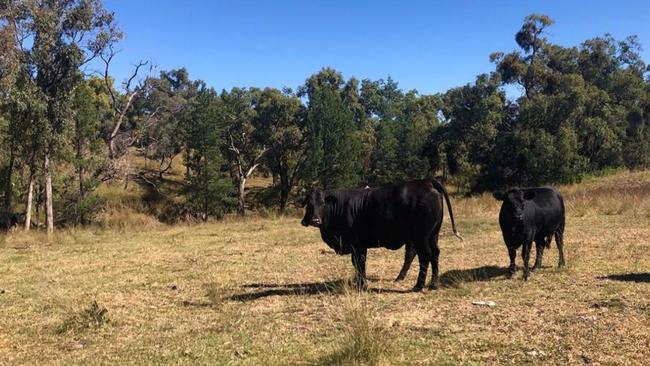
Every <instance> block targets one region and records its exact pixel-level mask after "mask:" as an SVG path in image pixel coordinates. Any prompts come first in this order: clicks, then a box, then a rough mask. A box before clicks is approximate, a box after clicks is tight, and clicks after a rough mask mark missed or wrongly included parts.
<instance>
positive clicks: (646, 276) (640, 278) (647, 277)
mask: <svg viewBox="0 0 650 366" xmlns="http://www.w3.org/2000/svg"><path fill="white" fill-rule="evenodd" d="M597 278H598V279H599V280H614V281H623V282H638V283H650V273H621V274H611V275H608V276H599V277H597Z"/></svg>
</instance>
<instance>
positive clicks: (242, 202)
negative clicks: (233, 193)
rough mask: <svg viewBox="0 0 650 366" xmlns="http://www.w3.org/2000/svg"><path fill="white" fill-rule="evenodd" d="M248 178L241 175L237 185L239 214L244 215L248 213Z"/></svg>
mask: <svg viewBox="0 0 650 366" xmlns="http://www.w3.org/2000/svg"><path fill="white" fill-rule="evenodd" d="M245 189H246V178H244V177H239V186H238V187H237V193H238V195H237V196H238V198H239V202H238V205H237V214H238V215H240V216H243V215H244V214H245V213H246V191H245Z"/></svg>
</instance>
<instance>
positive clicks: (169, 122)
mask: <svg viewBox="0 0 650 366" xmlns="http://www.w3.org/2000/svg"><path fill="white" fill-rule="evenodd" d="M148 82H149V84H150V85H151V88H150V90H148V92H147V94H145V95H143V96H142V98H139V100H138V101H137V102H136V103H135V105H134V110H135V112H136V113H135V114H136V115H138V116H141V119H143V120H144V121H143V122H142V123H140V124H139V128H140V129H141V133H140V135H141V136H142V138H141V141H140V144H141V145H143V147H144V156H145V159H146V158H147V157H148V155H149V154H148V153H149V150H152V154H153V158H154V159H156V160H159V161H160V164H159V168H158V175H159V178H160V179H161V180H162V179H163V174H164V173H165V172H167V171H168V170H169V168H170V167H171V165H172V162H173V160H174V157H175V156H176V155H178V154H179V153H180V152H181V150H182V148H183V146H182V145H183V143H182V140H183V136H182V133H183V128H182V126H181V123H180V122H181V121H182V120H183V119H185V118H187V117H185V116H183V114H184V113H187V107H188V106H189V105H191V103H192V102H193V100H194V99H195V98H196V95H197V92H198V88H199V86H200V85H199V84H200V82H197V81H192V80H190V78H189V73H188V72H187V70H186V69H184V68H182V69H178V70H171V71H161V72H160V77H158V78H149V81H148Z"/></svg>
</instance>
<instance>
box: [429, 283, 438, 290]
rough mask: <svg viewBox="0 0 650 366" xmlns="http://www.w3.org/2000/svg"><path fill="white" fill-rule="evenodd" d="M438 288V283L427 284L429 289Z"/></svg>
mask: <svg viewBox="0 0 650 366" xmlns="http://www.w3.org/2000/svg"><path fill="white" fill-rule="evenodd" d="M439 288H440V283H431V284H429V290H437V289H439Z"/></svg>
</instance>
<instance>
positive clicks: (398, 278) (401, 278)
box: [395, 276, 404, 282]
mask: <svg viewBox="0 0 650 366" xmlns="http://www.w3.org/2000/svg"><path fill="white" fill-rule="evenodd" d="M400 281H404V276H397V278H396V279H395V282H400Z"/></svg>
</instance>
